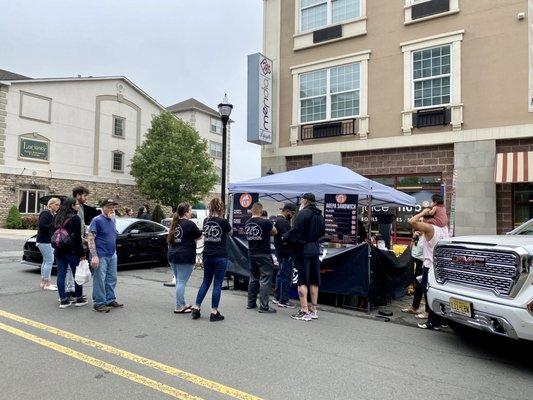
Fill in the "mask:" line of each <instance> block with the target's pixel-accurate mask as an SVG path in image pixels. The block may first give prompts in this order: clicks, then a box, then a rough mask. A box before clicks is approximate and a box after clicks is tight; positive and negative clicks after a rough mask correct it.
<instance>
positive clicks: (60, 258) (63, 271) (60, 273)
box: [55, 253, 83, 300]
mask: <svg viewBox="0 0 533 400" xmlns="http://www.w3.org/2000/svg"><path fill="white" fill-rule="evenodd" d="M55 257H56V264H57V291H58V292H59V298H60V299H61V300H66V299H67V295H66V293H65V277H66V276H67V269H68V266H69V265H70V269H71V270H72V275H76V267H77V266H78V265H79V264H80V258H79V257H78V256H76V255H73V254H57V253H56V254H55ZM74 287H75V288H76V297H78V298H79V297H81V296H82V294H83V286H81V285H78V284H77V283H76V281H74Z"/></svg>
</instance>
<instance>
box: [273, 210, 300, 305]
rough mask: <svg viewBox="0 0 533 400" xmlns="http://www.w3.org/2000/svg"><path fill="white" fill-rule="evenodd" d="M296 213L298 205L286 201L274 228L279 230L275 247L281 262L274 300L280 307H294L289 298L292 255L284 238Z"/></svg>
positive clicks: (275, 237) (275, 238)
mask: <svg viewBox="0 0 533 400" xmlns="http://www.w3.org/2000/svg"><path fill="white" fill-rule="evenodd" d="M294 214H296V206H295V205H294V204H292V203H285V204H284V206H283V208H281V215H278V216H277V217H276V220H275V222H274V228H276V230H277V231H278V233H277V234H276V236H274V247H275V248H276V258H277V259H278V262H279V269H278V274H277V275H276V290H275V293H274V300H272V302H273V303H274V304H277V305H278V306H279V307H285V308H294V305H293V304H292V303H291V302H290V300H289V290H290V288H291V281H292V270H293V267H292V257H291V248H290V246H289V244H288V243H287V242H286V241H285V240H283V235H284V234H286V233H287V232H288V231H289V230H290V229H291V225H290V220H291V218H292V217H294Z"/></svg>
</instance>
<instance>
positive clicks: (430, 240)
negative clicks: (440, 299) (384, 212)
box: [409, 209, 450, 330]
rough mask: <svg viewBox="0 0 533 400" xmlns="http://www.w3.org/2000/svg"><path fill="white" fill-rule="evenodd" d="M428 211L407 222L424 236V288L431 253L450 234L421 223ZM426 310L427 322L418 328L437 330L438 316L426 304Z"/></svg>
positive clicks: (439, 228) (431, 259)
mask: <svg viewBox="0 0 533 400" xmlns="http://www.w3.org/2000/svg"><path fill="white" fill-rule="evenodd" d="M429 211H430V210H429V209H424V210H422V211H421V212H420V213H418V214H416V215H415V216H414V217H412V218H411V219H410V220H409V224H410V225H411V226H412V227H413V229H416V230H417V231H420V232H422V233H423V234H424V239H425V240H424V243H423V248H424V271H425V274H424V275H426V287H427V275H429V273H430V272H431V270H432V269H433V251H434V249H435V246H436V244H437V243H438V242H439V240H442V239H447V238H449V237H450V234H449V232H448V227H444V228H441V227H439V226H436V225H431V224H428V223H426V222H423V218H424V217H425V216H426V215H427V214H428V212H429ZM424 275H423V276H424ZM423 280H424V279H423ZM422 283H424V282H422ZM422 283H421V284H422ZM426 303H427V300H426ZM426 308H427V310H428V315H427V318H428V320H427V322H426V323H423V324H418V326H419V327H420V328H422V329H435V330H438V329H439V327H440V323H439V319H438V316H437V315H436V314H435V313H433V312H432V311H431V309H429V305H428V304H426ZM419 317H420V318H422V317H426V315H421V314H419Z"/></svg>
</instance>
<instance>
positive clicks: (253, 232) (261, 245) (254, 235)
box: [244, 217, 274, 255]
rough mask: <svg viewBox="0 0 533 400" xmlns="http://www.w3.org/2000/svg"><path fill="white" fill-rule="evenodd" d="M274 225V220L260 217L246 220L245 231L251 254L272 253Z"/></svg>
mask: <svg viewBox="0 0 533 400" xmlns="http://www.w3.org/2000/svg"><path fill="white" fill-rule="evenodd" d="M273 226H274V225H273V224H272V221H269V220H268V219H264V218H260V217H252V218H250V219H249V220H248V221H246V225H245V226H244V232H245V233H246V239H247V240H248V252H249V253H250V254H252V255H253V254H270V232H272V227H273Z"/></svg>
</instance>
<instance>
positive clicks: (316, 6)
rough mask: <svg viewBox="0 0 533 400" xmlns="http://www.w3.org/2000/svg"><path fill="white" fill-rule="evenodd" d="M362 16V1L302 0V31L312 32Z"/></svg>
mask: <svg viewBox="0 0 533 400" xmlns="http://www.w3.org/2000/svg"><path fill="white" fill-rule="evenodd" d="M360 16H361V0H300V31H302V32H304V31H310V30H314V29H318V28H321V27H324V26H327V25H332V24H338V23H341V22H344V21H349V20H352V19H356V18H359V17H360Z"/></svg>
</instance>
